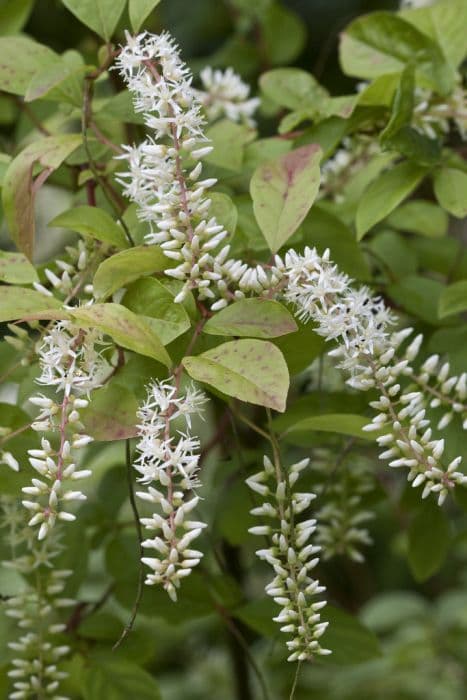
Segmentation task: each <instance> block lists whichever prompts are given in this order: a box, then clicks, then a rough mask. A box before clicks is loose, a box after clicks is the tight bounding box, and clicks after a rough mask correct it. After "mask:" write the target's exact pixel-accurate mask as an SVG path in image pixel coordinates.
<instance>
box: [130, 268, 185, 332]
mask: <svg viewBox="0 0 467 700" xmlns="http://www.w3.org/2000/svg"><path fill="white" fill-rule="evenodd" d="M122 304H123V305H124V306H126V307H127V308H128V309H130V310H131V311H133V313H136V314H138V315H139V316H144V317H145V321H146V322H147V323H148V324H149V325H150V326H151V327H152V328H154V330H155V331H156V333H157V335H158V336H159V338H160V339H161V342H162V343H163V344H164V345H167V344H168V343H171V342H172V340H175V338H178V336H179V335H182V333H185V331H187V330H188V328H189V327H190V319H189V318H188V314H187V312H186V311H185V309H184V307H183V306H182V304H175V303H174V295H173V294H172V293H171V292H170V291H169V290H168V289H167V287H165V286H164V285H163V284H162V283H161V282H159V281H158V280H156V279H154V278H152V277H148V278H145V279H141V280H137V281H136V282H133V284H131V285H130V286H129V288H128V290H127V292H126V294H125V296H124V297H123V299H122Z"/></svg>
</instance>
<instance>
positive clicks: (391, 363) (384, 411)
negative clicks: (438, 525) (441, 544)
mask: <svg viewBox="0 0 467 700" xmlns="http://www.w3.org/2000/svg"><path fill="white" fill-rule="evenodd" d="M411 332H412V329H410V328H407V329H404V330H403V331H399V332H398V333H393V334H392V335H391V338H390V341H391V350H392V355H393V358H391V359H389V360H388V353H385V354H384V356H378V355H377V354H376V356H375V358H374V359H373V360H372V362H371V363H370V366H369V368H367V369H366V370H364V371H363V372H362V381H364V382H365V384H368V383H369V382H371V383H372V385H373V386H375V387H376V388H377V389H378V390H379V391H380V394H381V395H380V397H379V399H378V400H377V401H373V402H371V404H370V405H371V406H372V408H375V409H376V410H378V411H379V413H378V414H377V415H376V416H375V417H374V418H373V420H372V422H371V423H370V424H369V425H367V426H366V427H365V430H368V431H377V432H380V433H383V434H382V435H379V436H378V437H377V438H376V440H377V442H378V444H379V445H380V446H382V447H384V451H383V452H382V453H381V454H380V458H381V459H389V460H390V462H389V466H390V467H408V468H409V473H408V479H409V481H411V482H412V485H413V486H414V487H417V486H421V485H423V492H422V498H426V497H427V496H428V495H429V494H430V493H434V494H437V496H438V503H439V504H440V505H441V504H442V503H443V502H444V500H445V498H446V496H447V495H448V493H449V491H450V490H452V489H453V488H454V487H455V486H456V485H465V484H467V476H465V475H464V474H463V473H462V472H460V471H458V467H459V465H460V463H461V461H462V458H461V457H460V456H459V457H455V458H454V459H453V460H451V461H450V462H449V464H447V465H446V464H443V462H442V457H443V454H444V449H445V440H444V438H437V437H435V436H434V435H433V430H432V428H431V425H430V419H429V418H428V416H427V402H428V400H429V399H428V396H429V393H428V392H427V391H426V389H427V386H428V380H429V378H430V374H431V373H432V372H433V371H436V369H437V364H438V361H439V358H438V357H437V356H436V355H435V356H431V357H430V358H428V360H426V362H425V363H424V364H423V365H422V367H421V372H420V373H419V374H417V373H415V372H414V370H413V367H412V366H411V364H410V363H411V362H413V360H414V359H415V358H416V356H417V354H418V352H419V350H420V347H421V344H422V336H421V335H417V336H416V337H415V338H414V339H413V340H412V342H411V343H410V344H409V345H408V347H407V348H406V349H405V351H404V352H403V353H402V355H401V357H400V358H398V357H397V356H396V351H397V350H398V348H399V346H400V345H401V343H402V342H403V340H404V339H405V338H407V337H408V336H409V335H410V334H411ZM448 373H449V364H448V363H444V364H443V365H442V366H441V368H440V369H439V371H437V374H436V375H435V376H436V378H437V380H438V384H440V385H441V389H442V388H443V387H444V391H443V390H442V391H438V390H437V389H436V385H435V387H434V388H433V387H431V388H432V389H433V390H434V391H435V392H436V394H438V395H436V394H435V398H432V400H431V403H432V404H433V402H434V405H435V406H438V405H439V403H438V402H441V399H440V398H439V396H441V397H442V398H444V399H446V398H449V397H446V394H448V393H449V392H450V391H451V390H453V389H454V388H455V387H459V389H456V391H460V393H461V394H463V391H464V384H465V376H464V375H462V376H461V378H460V379H459V378H458V377H448ZM412 379H414V380H415V386H414V384H413V383H412V381H411V380H412ZM417 384H418V386H417ZM414 389H415V390H414ZM420 389H421V390H420ZM448 406H449V407H448V412H447V413H444V415H443V417H442V418H441V420H440V421H439V423H438V426H437V427H438V429H439V430H442V429H443V428H444V427H446V425H447V424H448V423H449V422H450V420H451V417H452V415H453V411H452V410H451V407H452V406H455V407H456V408H457V409H458V412H459V413H460V412H461V411H462V409H463V404H462V403H459V402H457V401H456V400H455V399H454V400H453V399H450V400H449V404H448ZM464 410H465V407H464Z"/></svg>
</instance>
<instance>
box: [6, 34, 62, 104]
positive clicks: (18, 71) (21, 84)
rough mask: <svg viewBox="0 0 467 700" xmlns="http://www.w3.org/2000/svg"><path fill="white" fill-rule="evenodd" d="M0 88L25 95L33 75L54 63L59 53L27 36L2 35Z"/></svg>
mask: <svg viewBox="0 0 467 700" xmlns="http://www.w3.org/2000/svg"><path fill="white" fill-rule="evenodd" d="M0 56H1V60H0V90H4V91H5V92H12V93H13V94H15V95H24V93H25V92H26V90H27V88H28V85H29V82H30V80H31V78H32V77H33V75H34V74H35V73H36V72H37V71H38V70H42V69H45V68H47V66H50V65H53V64H54V63H55V62H56V60H57V54H56V53H54V52H53V51H52V50H51V49H49V48H48V47H47V46H43V45H42V44H38V43H37V42H36V41H33V40H32V39H29V38H28V37H26V36H2V37H0Z"/></svg>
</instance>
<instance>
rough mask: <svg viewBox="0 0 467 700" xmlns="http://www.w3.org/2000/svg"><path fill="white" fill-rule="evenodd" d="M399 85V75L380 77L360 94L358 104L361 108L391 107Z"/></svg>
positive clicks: (389, 74)
mask: <svg viewBox="0 0 467 700" xmlns="http://www.w3.org/2000/svg"><path fill="white" fill-rule="evenodd" d="M399 85H400V74H399V73H388V74H385V75H380V76H379V77H378V78H375V80H373V81H372V82H371V83H370V84H369V85H367V86H366V87H365V88H364V89H363V90H362V91H361V92H360V94H359V96H358V104H359V105H360V106H362V107H363V106H365V107H380V106H381V107H391V105H392V103H393V99H394V95H395V93H396V90H397V88H398V87H399Z"/></svg>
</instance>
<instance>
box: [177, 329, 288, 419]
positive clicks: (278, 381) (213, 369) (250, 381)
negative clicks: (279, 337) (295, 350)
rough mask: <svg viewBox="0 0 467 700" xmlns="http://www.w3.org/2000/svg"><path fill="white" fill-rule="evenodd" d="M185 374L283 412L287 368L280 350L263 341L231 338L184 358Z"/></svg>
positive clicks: (228, 392) (225, 392) (286, 387)
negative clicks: (229, 340) (214, 346)
mask: <svg viewBox="0 0 467 700" xmlns="http://www.w3.org/2000/svg"><path fill="white" fill-rule="evenodd" d="M183 365H184V367H185V369H186V370H187V372H188V374H189V375H190V376H191V377H193V379H196V380H197V381H199V382H204V383H205V384H210V385H211V386H213V387H214V388H215V389H217V390H218V391H221V392H222V393H224V394H227V395H228V396H234V397H235V398H237V399H240V400H241V401H246V402H247V403H253V404H259V405H260V406H267V407H269V408H274V409H275V410H276V411H284V410H285V403H286V399H287V392H288V389H289V371H288V369H287V365H286V362H285V360H284V357H283V355H282V353H281V351H280V350H279V349H278V348H277V347H276V346H275V345H273V344H272V343H269V342H268V341H265V340H233V341H231V342H229V343H223V344H222V345H218V346H217V347H216V348H214V349H213V350H208V351H207V352H204V353H203V354H202V355H198V356H196V357H185V358H184V359H183Z"/></svg>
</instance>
